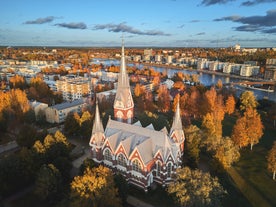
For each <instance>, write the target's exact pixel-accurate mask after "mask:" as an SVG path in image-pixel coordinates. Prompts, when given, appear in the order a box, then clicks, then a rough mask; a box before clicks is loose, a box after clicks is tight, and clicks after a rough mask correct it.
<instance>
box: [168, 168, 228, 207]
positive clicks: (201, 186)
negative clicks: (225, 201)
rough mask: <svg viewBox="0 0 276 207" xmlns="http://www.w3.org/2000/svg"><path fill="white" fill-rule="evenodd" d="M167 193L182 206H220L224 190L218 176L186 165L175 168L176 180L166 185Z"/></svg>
mask: <svg viewBox="0 0 276 207" xmlns="http://www.w3.org/2000/svg"><path fill="white" fill-rule="evenodd" d="M167 190H168V193H169V194H172V195H173V196H175V198H176V200H177V202H178V203H179V204H180V205H182V206H194V207H200V206H202V207H203V206H204V207H205V206H221V201H220V200H221V198H222V197H223V196H224V195H225V194H226V191H225V190H224V189H223V187H222V186H221V185H220V183H219V181H218V178H216V177H214V178H213V177H211V175H210V174H209V173H203V172H202V171H200V170H191V169H190V168H188V167H184V168H181V169H177V173H176V180H175V181H174V182H173V183H171V184H170V185H169V186H168V189H167Z"/></svg>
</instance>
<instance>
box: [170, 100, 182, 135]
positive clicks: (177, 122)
mask: <svg viewBox="0 0 276 207" xmlns="http://www.w3.org/2000/svg"><path fill="white" fill-rule="evenodd" d="M175 130H182V121H181V116H180V107H179V101H178V102H177V105H176V110H175V114H174V118H173V123H172V128H171V132H170V133H172V132H173V131H175Z"/></svg>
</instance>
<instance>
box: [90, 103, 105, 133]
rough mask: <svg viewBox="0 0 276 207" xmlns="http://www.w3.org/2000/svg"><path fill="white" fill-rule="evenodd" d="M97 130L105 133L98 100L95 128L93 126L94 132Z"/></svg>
mask: <svg viewBox="0 0 276 207" xmlns="http://www.w3.org/2000/svg"><path fill="white" fill-rule="evenodd" d="M97 132H102V133H104V129H103V123H102V121H101V118H100V112H99V107H98V101H96V112H95V119H94V123H93V128H92V134H95V133H97Z"/></svg>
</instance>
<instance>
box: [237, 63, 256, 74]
mask: <svg viewBox="0 0 276 207" xmlns="http://www.w3.org/2000/svg"><path fill="white" fill-rule="evenodd" d="M259 71H260V66H252V65H246V64H243V65H242V66H241V70H240V76H246V77H250V76H255V75H258V74H259Z"/></svg>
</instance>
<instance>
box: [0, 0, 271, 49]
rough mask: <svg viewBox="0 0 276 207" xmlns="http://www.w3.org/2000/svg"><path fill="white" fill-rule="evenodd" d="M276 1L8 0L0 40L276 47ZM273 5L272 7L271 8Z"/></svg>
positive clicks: (3, 42)
mask: <svg viewBox="0 0 276 207" xmlns="http://www.w3.org/2000/svg"><path fill="white" fill-rule="evenodd" d="M275 2H276V0H250V1H246V0H196V1H189V2H187V1H180V0H152V1H146V0H140V1H132V2H131V4H130V3H129V1H127V0H118V1H112V0H102V1H96V2H94V1H92V2H90V1H85V0H79V1H77V2H76V1H69V2H68V1H65V0H58V1H54V0H48V1H32V0H10V1H4V2H3V3H2V8H5V9H3V11H2V13H1V17H2V18H0V25H1V29H0V45H3V46H5V45H6V46H12V47H32V46H35V47H107V48H108V47H120V46H121V36H122V35H124V39H125V45H126V47H142V48H144V47H145V48H148V47H153V48H173V47H177V48H228V47H232V46H234V45H236V44H240V45H241V48H273V47H276V38H275V37H276V7H275V4H273V3H275ZM273 6H274V8H273Z"/></svg>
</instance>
